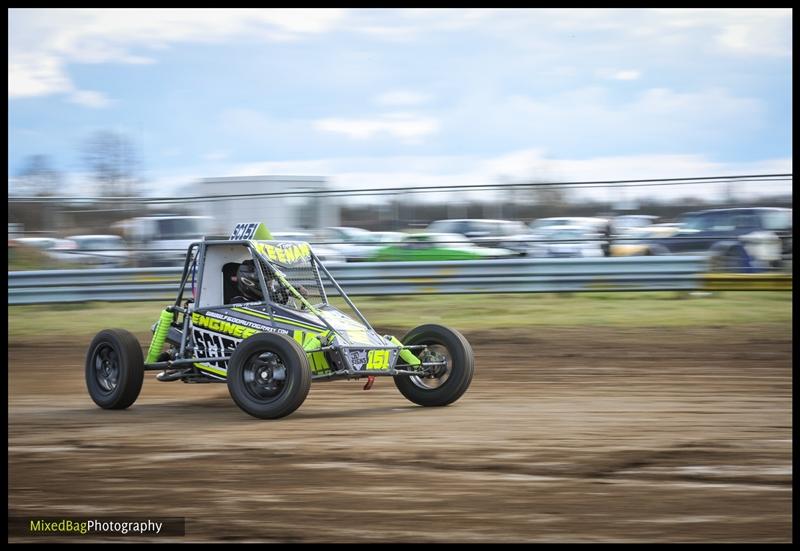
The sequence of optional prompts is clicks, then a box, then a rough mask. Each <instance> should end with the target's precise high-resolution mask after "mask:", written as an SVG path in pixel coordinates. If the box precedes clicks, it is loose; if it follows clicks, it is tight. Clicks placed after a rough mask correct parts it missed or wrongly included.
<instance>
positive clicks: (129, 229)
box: [112, 215, 212, 266]
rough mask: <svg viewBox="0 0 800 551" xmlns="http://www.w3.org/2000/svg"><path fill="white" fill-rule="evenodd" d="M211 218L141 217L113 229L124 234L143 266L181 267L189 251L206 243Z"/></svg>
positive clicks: (124, 221) (119, 224)
mask: <svg viewBox="0 0 800 551" xmlns="http://www.w3.org/2000/svg"><path fill="white" fill-rule="evenodd" d="M211 221H212V218H210V217H208V216H183V215H160V216H139V217H136V218H130V219H128V220H122V221H120V222H117V223H116V224H114V225H113V226H112V228H116V229H118V230H119V231H121V232H122V235H124V236H125V239H126V240H127V241H128V242H129V243H131V244H132V245H133V246H134V248H135V249H137V254H136V255H135V257H136V259H137V262H138V264H140V265H142V266H180V265H181V263H182V262H183V260H184V258H185V256H186V249H187V247H188V246H189V244H190V243H192V242H193V241H198V240H202V239H203V236H204V235H205V234H206V233H207V230H208V228H209V226H210V224H211Z"/></svg>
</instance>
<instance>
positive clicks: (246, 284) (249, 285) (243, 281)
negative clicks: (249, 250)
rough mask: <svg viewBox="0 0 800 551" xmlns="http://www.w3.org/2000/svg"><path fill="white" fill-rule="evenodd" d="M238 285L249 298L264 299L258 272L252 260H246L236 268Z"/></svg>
mask: <svg viewBox="0 0 800 551" xmlns="http://www.w3.org/2000/svg"><path fill="white" fill-rule="evenodd" d="M236 286H237V287H238V288H239V292H240V293H242V296H243V297H245V298H246V299H248V300H264V295H263V293H262V292H261V284H260V283H259V281H258V272H256V267H255V264H253V261H252V260H245V261H244V262H242V263H241V264H239V268H237V270H236Z"/></svg>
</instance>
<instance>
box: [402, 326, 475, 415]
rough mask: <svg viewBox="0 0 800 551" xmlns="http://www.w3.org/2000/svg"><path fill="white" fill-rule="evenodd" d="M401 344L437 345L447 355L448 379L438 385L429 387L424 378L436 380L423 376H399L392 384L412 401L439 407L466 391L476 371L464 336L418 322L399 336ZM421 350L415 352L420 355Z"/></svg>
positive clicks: (442, 327) (448, 329) (470, 349)
mask: <svg viewBox="0 0 800 551" xmlns="http://www.w3.org/2000/svg"><path fill="white" fill-rule="evenodd" d="M402 343H403V344H428V345H438V346H440V347H442V348H444V349H446V350H447V354H448V355H449V359H448V369H449V372H448V373H447V378H446V380H444V381H443V382H441V383H440V384H439V385H438V386H435V387H433V385H431V387H429V386H428V383H426V381H438V380H439V379H428V378H422V377H409V376H404V375H399V376H396V377H395V378H394V384H395V385H396V386H397V389H398V390H399V391H400V393H401V394H402V395H403V396H405V397H406V398H408V399H409V400H410V401H412V402H414V403H415V404H419V405H421V406H426V407H439V406H446V405H448V404H452V403H453V402H455V401H456V400H458V399H459V398H461V396H462V395H463V394H464V393H465V392H466V391H467V388H469V384H470V382H471V381H472V375H473V373H474V372H475V357H474V354H473V353H472V347H471V346H470V344H469V342H467V339H465V338H464V335H462V334H461V333H459V332H458V331H456V330H455V329H450V328H449V327H445V326H443V325H434V324H429V325H420V326H419V327H417V328H415V329H412V330H411V331H409V332H408V333H407V334H406V336H404V337H403V338H402ZM420 353H422V351H414V354H415V355H417V356H419V354H420Z"/></svg>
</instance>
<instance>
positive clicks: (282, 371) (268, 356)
mask: <svg viewBox="0 0 800 551" xmlns="http://www.w3.org/2000/svg"><path fill="white" fill-rule="evenodd" d="M288 375H289V373H288V370H287V369H286V364H284V362H283V360H282V359H281V357H280V356H278V355H277V354H276V353H274V352H258V353H256V354H253V355H252V356H250V358H248V359H247V362H245V364H244V369H242V379H243V380H244V386H245V388H246V389H247V393H248V394H249V395H250V396H251V397H252V398H253V399H254V400H257V401H259V402H272V401H273V400H276V399H278V397H279V396H280V395H281V394H282V393H283V391H284V389H285V388H286V382H287V378H288Z"/></svg>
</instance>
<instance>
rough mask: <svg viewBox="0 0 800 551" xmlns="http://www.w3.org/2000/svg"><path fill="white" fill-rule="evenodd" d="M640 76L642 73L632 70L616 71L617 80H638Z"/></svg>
mask: <svg viewBox="0 0 800 551" xmlns="http://www.w3.org/2000/svg"><path fill="white" fill-rule="evenodd" d="M640 76H642V73H640V72H639V71H632V70H628V71H617V72H616V73H614V78H615V79H617V80H637V79H638V78H639V77H640Z"/></svg>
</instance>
